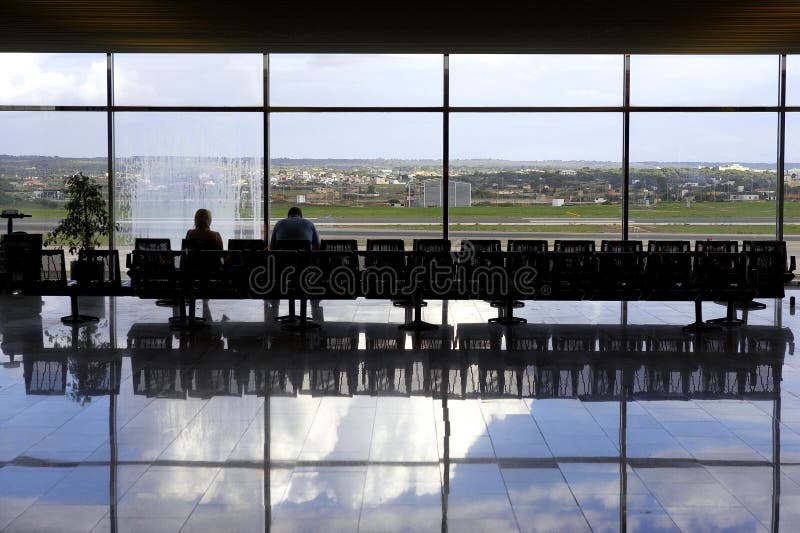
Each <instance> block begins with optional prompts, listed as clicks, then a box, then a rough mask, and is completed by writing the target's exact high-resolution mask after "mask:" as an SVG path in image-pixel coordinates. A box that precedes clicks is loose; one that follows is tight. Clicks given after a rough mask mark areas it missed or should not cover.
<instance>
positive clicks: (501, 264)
mask: <svg viewBox="0 0 800 533" xmlns="http://www.w3.org/2000/svg"><path fill="white" fill-rule="evenodd" d="M400 242H402V241H400ZM712 242H713V243H714V244H713V245H711V244H709V243H712ZM417 243H418V244H417V246H415V248H417V250H415V251H410V252H405V251H399V250H396V249H395V250H385V249H378V250H376V249H374V248H373V249H372V250H367V251H362V252H357V251H352V249H351V250H350V251H330V250H325V251H313V252H312V251H309V245H308V243H307V242H306V241H303V245H302V246H301V245H299V244H298V243H285V242H284V243H278V246H277V248H280V249H278V250H271V251H264V250H260V249H247V248H245V249H242V250H230V249H229V250H225V251H219V250H205V249H192V248H191V247H187V250H185V251H172V250H156V251H154V250H135V251H134V252H133V254H132V257H131V261H130V270H129V275H130V277H131V282H132V283H131V287H132V291H133V293H134V294H136V295H138V296H140V297H142V298H188V299H190V300H191V299H195V298H264V299H290V300H294V299H300V300H301V304H304V303H305V302H306V301H307V300H308V299H355V298H357V297H365V298H377V299H407V300H409V301H411V302H412V303H413V306H414V308H415V317H414V320H413V321H412V322H410V323H409V324H407V325H406V326H407V327H409V328H413V329H422V328H426V327H430V325H429V324H426V323H425V322H423V321H422V320H421V310H420V308H421V305H422V302H423V300H424V299H425V298H429V299H448V300H450V299H485V300H501V301H503V302H504V304H505V305H504V308H503V309H502V310H501V315H500V316H499V317H498V319H496V321H497V322H500V323H518V322H522V321H523V320H522V319H519V318H517V317H514V316H513V307H514V305H513V303H514V301H515V300H517V299H523V300H613V301H630V300H674V301H694V302H696V312H697V317H696V318H697V320H696V322H695V324H694V325H693V326H694V327H702V326H705V323H704V322H703V321H702V315H701V313H702V309H701V307H700V303H701V302H702V301H710V300H711V301H715V300H721V301H724V302H727V303H728V306H729V314H728V316H727V317H726V318H725V319H722V322H724V323H726V324H728V325H735V324H737V323H738V321H737V320H736V318H735V307H734V306H735V305H736V303H737V302H745V301H749V300H752V299H753V298H756V297H758V298H781V297H783V295H784V282H785V281H786V279H787V278H788V277H790V276H791V272H790V269H787V264H786V263H787V261H786V259H787V258H786V246H785V243H784V242H782V241H745V242H744V243H743V245H742V250H743V251H741V252H740V251H738V243H736V242H735V241H698V243H696V245H695V251H690V248H689V243H688V241H668V244H663V241H661V242H659V241H652V242H651V243H650V245H649V246H648V249H649V250H648V251H644V250H643V247H642V243H641V242H640V241H605V242H604V243H603V246H602V249H601V251H593V250H591V247H590V246H589V243H591V244H592V246H593V243H592V241H559V243H558V246H557V247H555V248H556V250H555V251H543V250H542V249H539V250H535V251H513V252H500V251H497V250H496V249H495V250H489V251H486V250H484V249H481V248H480V247H478V246H474V247H472V248H470V246H471V245H472V241H471V242H470V243H469V244H467V246H466V247H465V246H463V244H464V243H462V251H461V252H458V253H451V252H450V251H449V245H450V243H449V241H447V240H441V239H439V240H432V239H425V240H419V241H417ZM723 243H726V244H723ZM662 244H663V246H662ZM465 250H466V252H465ZM290 318H296V319H297V323H298V326H299V327H311V326H312V324H310V323H308V321H307V320H306V319H305V309H303V310H301V313H300V315H299V317H290ZM195 322H196V320H195V319H192V318H191V317H189V318H188V322H187V323H186V324H185V325H187V326H189V325H192V324H195Z"/></svg>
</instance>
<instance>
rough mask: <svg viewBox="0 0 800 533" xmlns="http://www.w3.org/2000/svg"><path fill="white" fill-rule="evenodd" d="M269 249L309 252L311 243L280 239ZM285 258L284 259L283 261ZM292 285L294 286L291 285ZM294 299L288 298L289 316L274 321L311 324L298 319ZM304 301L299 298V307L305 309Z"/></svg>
mask: <svg viewBox="0 0 800 533" xmlns="http://www.w3.org/2000/svg"><path fill="white" fill-rule="evenodd" d="M270 248H271V249H272V250H274V251H282V252H310V251H311V241H309V240H307V239H281V240H275V241H274V242H273V243H272V244H271V245H270ZM286 259H287V258H286V257H284V258H283V260H286ZM293 259H294V260H295V261H297V257H296V256H293ZM304 266H305V265H302V264H297V265H296V268H300V269H302V268H303V267H304ZM293 285H294V284H293ZM294 300H295V299H294V298H293V297H290V298H289V314H288V315H282V316H279V317H277V318H276V319H275V320H277V321H278V322H284V323H287V324H290V323H295V322H296V323H303V324H312V322H311V321H310V319H309V318H308V317H305V316H303V317H299V316H298V315H297V313H296V308H295V301H294ZM306 304H307V302H306V300H305V298H301V300H300V306H301V307H303V308H305V307H306Z"/></svg>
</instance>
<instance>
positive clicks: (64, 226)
mask: <svg viewBox="0 0 800 533" xmlns="http://www.w3.org/2000/svg"><path fill="white" fill-rule="evenodd" d="M64 193H65V195H66V196H67V198H69V200H68V201H67V203H66V205H65V206H64V208H65V209H66V211H67V216H66V217H65V218H64V219H63V220H62V221H61V222H60V223H59V224H58V226H56V228H55V229H54V230H53V231H52V232H51V233H50V234H49V235H48V237H47V241H46V243H47V244H60V245H62V246H67V247H68V249H69V253H70V254H73V255H75V254H78V259H79V260H78V261H73V262H72V263H71V265H70V269H71V272H72V279H74V280H76V281H78V282H84V281H90V280H98V279H103V264H102V263H100V262H97V261H90V260H81V258H80V256H81V252H83V251H85V250H94V249H95V248H96V247H98V246H100V244H101V241H100V239H101V238H103V237H109V236H110V235H111V232H112V231H113V230H115V229H117V228H116V226H115V225H114V224H112V222H111V217H110V216H109V212H108V207H107V204H106V199H105V196H104V195H103V190H102V188H101V187H100V185H99V184H98V183H97V182H96V181H95V180H94V179H93V178H91V177H90V176H84V175H83V173H82V172H78V173H77V174H74V175H72V176H67V177H66V178H64Z"/></svg>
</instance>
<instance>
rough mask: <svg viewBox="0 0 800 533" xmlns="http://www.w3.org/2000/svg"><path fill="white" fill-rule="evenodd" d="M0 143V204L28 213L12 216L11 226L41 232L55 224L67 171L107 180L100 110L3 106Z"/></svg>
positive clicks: (103, 121) (60, 211)
mask: <svg viewBox="0 0 800 533" xmlns="http://www.w3.org/2000/svg"><path fill="white" fill-rule="evenodd" d="M76 131H80V135H76ZM0 146H2V147H3V148H2V150H0V151H2V152H3V154H2V155H0V210H2V209H18V210H19V211H21V212H23V213H26V214H30V215H32V217H31V218H23V219H19V220H15V221H14V231H27V232H30V233H46V232H48V231H50V230H52V229H53V228H54V227H55V226H56V224H58V222H59V220H61V219H62V218H63V217H64V211H63V206H64V202H65V198H64V183H63V179H64V178H65V177H66V176H69V175H71V174H74V173H76V172H83V173H84V174H86V175H89V176H93V177H95V178H97V179H98V181H99V182H100V184H101V185H105V184H106V176H107V171H108V162H107V159H106V155H105V154H106V151H107V141H106V114H105V113H103V112H51V111H35V112H17V111H6V112H2V113H0ZM3 224H4V227H3V229H2V232H3V233H5V220H4V221H3Z"/></svg>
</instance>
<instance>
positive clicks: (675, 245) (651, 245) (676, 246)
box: [647, 241, 692, 253]
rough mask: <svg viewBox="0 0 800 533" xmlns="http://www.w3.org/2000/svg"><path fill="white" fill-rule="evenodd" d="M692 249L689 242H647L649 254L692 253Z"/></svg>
mask: <svg viewBox="0 0 800 533" xmlns="http://www.w3.org/2000/svg"><path fill="white" fill-rule="evenodd" d="M691 249H692V245H691V243H690V242H689V241H647V251H648V252H662V253H677V252H690V251H691Z"/></svg>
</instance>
